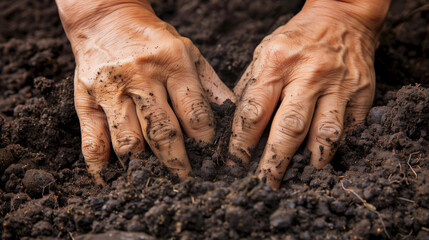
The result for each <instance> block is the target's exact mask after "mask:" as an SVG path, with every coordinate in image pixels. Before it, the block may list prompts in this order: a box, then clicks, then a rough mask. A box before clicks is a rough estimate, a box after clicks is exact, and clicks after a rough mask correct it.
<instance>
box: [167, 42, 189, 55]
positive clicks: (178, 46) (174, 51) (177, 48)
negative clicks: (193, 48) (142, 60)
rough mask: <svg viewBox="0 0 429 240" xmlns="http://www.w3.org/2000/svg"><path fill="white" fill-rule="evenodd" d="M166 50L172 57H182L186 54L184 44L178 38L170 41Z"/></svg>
mask: <svg viewBox="0 0 429 240" xmlns="http://www.w3.org/2000/svg"><path fill="white" fill-rule="evenodd" d="M168 49H169V51H170V53H171V55H173V56H183V55H184V54H185V53H186V52H187V47H186V45H185V43H184V42H183V41H182V40H181V39H178V38H174V39H171V40H170V42H169V46H168Z"/></svg>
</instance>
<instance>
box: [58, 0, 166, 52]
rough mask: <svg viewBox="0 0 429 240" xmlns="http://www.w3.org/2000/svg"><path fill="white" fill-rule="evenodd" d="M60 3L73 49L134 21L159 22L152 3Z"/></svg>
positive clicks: (143, 0) (144, 0)
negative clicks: (90, 38)
mask: <svg viewBox="0 0 429 240" xmlns="http://www.w3.org/2000/svg"><path fill="white" fill-rule="evenodd" d="M56 3H57V6H58V12H59V15H60V18H61V22H62V24H63V26H64V30H65V32H66V34H67V37H68V38H69V40H70V42H71V44H72V46H74V45H76V44H78V43H79V42H81V41H82V40H83V39H87V38H88V37H89V36H90V35H93V34H103V32H104V33H107V32H109V31H112V30H113V29H114V28H118V27H119V25H124V26H125V25H126V24H127V23H130V22H132V21H131V19H132V18H134V20H136V19H139V20H140V21H147V22H150V21H152V22H153V20H154V19H158V18H157V17H156V15H155V13H154V11H153V9H152V7H151V6H150V3H149V1H148V0H89V1H78V0H56ZM122 23H123V24H122ZM130 27H131V26H130Z"/></svg>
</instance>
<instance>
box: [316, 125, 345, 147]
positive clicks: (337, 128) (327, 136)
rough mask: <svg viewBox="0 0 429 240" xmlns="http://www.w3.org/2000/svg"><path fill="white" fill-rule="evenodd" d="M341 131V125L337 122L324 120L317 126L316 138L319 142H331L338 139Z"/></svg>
mask: <svg viewBox="0 0 429 240" xmlns="http://www.w3.org/2000/svg"><path fill="white" fill-rule="evenodd" d="M342 133H343V127H342V126H341V125H340V124H339V123H338V122H324V123H321V124H320V125H319V127H318V128H317V131H316V139H318V141H319V142H320V143H321V144H324V143H328V144H332V143H335V142H338V141H339V140H340V138H341V135H342ZM325 145H326V144H325Z"/></svg>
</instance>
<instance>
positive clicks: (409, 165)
mask: <svg viewBox="0 0 429 240" xmlns="http://www.w3.org/2000/svg"><path fill="white" fill-rule="evenodd" d="M419 153H420V152H413V153H411V154H410V156H409V157H408V161H407V164H408V167H410V169H411V171H413V173H414V175H416V178H417V177H418V176H417V173H416V171H414V168H413V167H412V166H411V164H410V161H411V157H412V156H413V155H416V154H419Z"/></svg>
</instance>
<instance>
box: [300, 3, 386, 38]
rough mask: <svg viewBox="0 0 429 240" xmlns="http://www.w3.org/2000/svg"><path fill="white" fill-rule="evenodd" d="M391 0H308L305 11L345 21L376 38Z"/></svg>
mask: <svg viewBox="0 0 429 240" xmlns="http://www.w3.org/2000/svg"><path fill="white" fill-rule="evenodd" d="M390 1H391V0H371V1H360V0H307V1H306V4H305V5H304V8H303V11H313V14H315V15H319V14H323V15H327V16H330V17H332V18H336V20H338V21H344V22H346V23H348V24H350V25H352V26H353V27H355V28H356V29H359V30H360V31H362V32H365V33H366V34H368V35H370V36H371V37H372V38H376V37H377V36H378V33H379V31H380V29H381V26H382V25H383V22H384V19H385V18H386V15H387V12H388V10H389V6H390Z"/></svg>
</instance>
